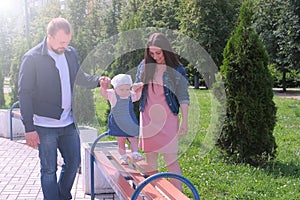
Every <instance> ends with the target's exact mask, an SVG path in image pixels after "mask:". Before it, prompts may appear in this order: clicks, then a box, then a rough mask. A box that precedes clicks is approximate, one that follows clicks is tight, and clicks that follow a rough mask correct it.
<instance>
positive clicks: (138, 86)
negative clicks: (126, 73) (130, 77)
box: [132, 82, 144, 93]
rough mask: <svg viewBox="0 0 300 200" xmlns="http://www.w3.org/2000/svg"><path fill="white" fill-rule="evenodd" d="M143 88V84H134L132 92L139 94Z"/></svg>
mask: <svg viewBox="0 0 300 200" xmlns="http://www.w3.org/2000/svg"><path fill="white" fill-rule="evenodd" d="M143 86H144V83H143V82H138V83H134V84H133V85H132V91H133V92H135V93H139V92H141V91H142V89H143Z"/></svg>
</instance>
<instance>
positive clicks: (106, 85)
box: [100, 76, 110, 90]
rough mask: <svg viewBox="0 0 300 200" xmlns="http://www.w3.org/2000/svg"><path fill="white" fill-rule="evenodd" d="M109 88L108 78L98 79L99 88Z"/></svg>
mask: <svg viewBox="0 0 300 200" xmlns="http://www.w3.org/2000/svg"><path fill="white" fill-rule="evenodd" d="M109 86H110V78H109V77H106V76H102V77H101V78H100V87H101V88H103V89H105V90H107V89H108V88H109Z"/></svg>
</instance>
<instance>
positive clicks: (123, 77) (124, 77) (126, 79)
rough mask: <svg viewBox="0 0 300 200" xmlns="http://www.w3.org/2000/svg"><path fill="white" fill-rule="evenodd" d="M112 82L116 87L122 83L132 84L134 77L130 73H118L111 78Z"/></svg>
mask: <svg viewBox="0 0 300 200" xmlns="http://www.w3.org/2000/svg"><path fill="white" fill-rule="evenodd" d="M111 84H112V85H113V86H114V88H116V87H118V86H120V85H130V86H131V85H132V79H131V76H130V75H128V74H118V75H116V76H114V77H113V79H112V80H111Z"/></svg>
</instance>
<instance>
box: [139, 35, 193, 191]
mask: <svg viewBox="0 0 300 200" xmlns="http://www.w3.org/2000/svg"><path fill="white" fill-rule="evenodd" d="M140 81H141V82H143V83H144V87H143V91H142V96H141V99H140V112H141V117H140V121H141V122H140V123H141V136H140V143H139V145H140V148H141V149H142V150H143V151H144V152H145V155H146V160H147V162H148V164H149V165H151V166H152V167H153V169H154V170H156V169H157V166H158V164H157V160H158V154H159V153H161V154H162V155H163V158H164V161H165V163H166V166H167V169H168V171H169V172H173V173H176V174H181V169H180V166H179V163H178V155H177V153H178V136H185V135H186V134H187V131H188V107H189V94H188V81H187V77H186V72H185V69H184V68H183V66H182V64H181V63H180V62H179V60H178V58H177V56H176V54H174V52H173V50H172V47H171V44H170V42H169V41H168V39H167V38H166V37H165V36H164V34H162V33H154V34H152V35H151V36H150V37H149V40H148V42H147V47H146V49H145V55H144V60H143V61H142V62H141V63H140V65H139V67H138V71H137V74H136V82H140ZM179 108H180V110H181V123H179V117H178V113H179ZM155 172H156V171H153V172H151V173H155ZM171 182H172V183H173V184H174V185H175V186H176V187H177V188H178V189H180V190H182V185H181V182H180V181H178V180H171Z"/></svg>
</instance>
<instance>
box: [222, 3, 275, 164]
mask: <svg viewBox="0 0 300 200" xmlns="http://www.w3.org/2000/svg"><path fill="white" fill-rule="evenodd" d="M267 66H268V54H267V51H266V49H265V47H264V46H263V43H262V41H261V40H260V39H259V36H258V34H257V33H256V32H255V30H254V28H253V5H252V4H251V1H245V2H244V3H243V5H242V7H241V11H240V16H239V20H238V26H237V27H236V29H235V30H234V32H233V34H232V36H231V37H230V39H229V41H228V43H227V45H226V47H225V49H224V60H223V65H222V66H221V71H220V73H221V76H222V78H223V80H224V85H225V93H226V116H225V120H224V125H223V129H222V132H221V135H220V137H219V139H218V142H217V144H218V146H219V147H220V149H221V150H222V152H224V153H225V154H226V157H228V158H231V159H233V160H234V161H236V162H238V163H249V164H251V165H254V166H259V165H263V164H265V163H266V162H267V161H268V160H269V159H273V158H274V157H275V154H276V143H275V138H274V136H273V130H274V127H275V123H276V107H275V104H274V102H273V91H272V86H273V83H272V77H271V75H270V72H269V71H268V67H267Z"/></svg>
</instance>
